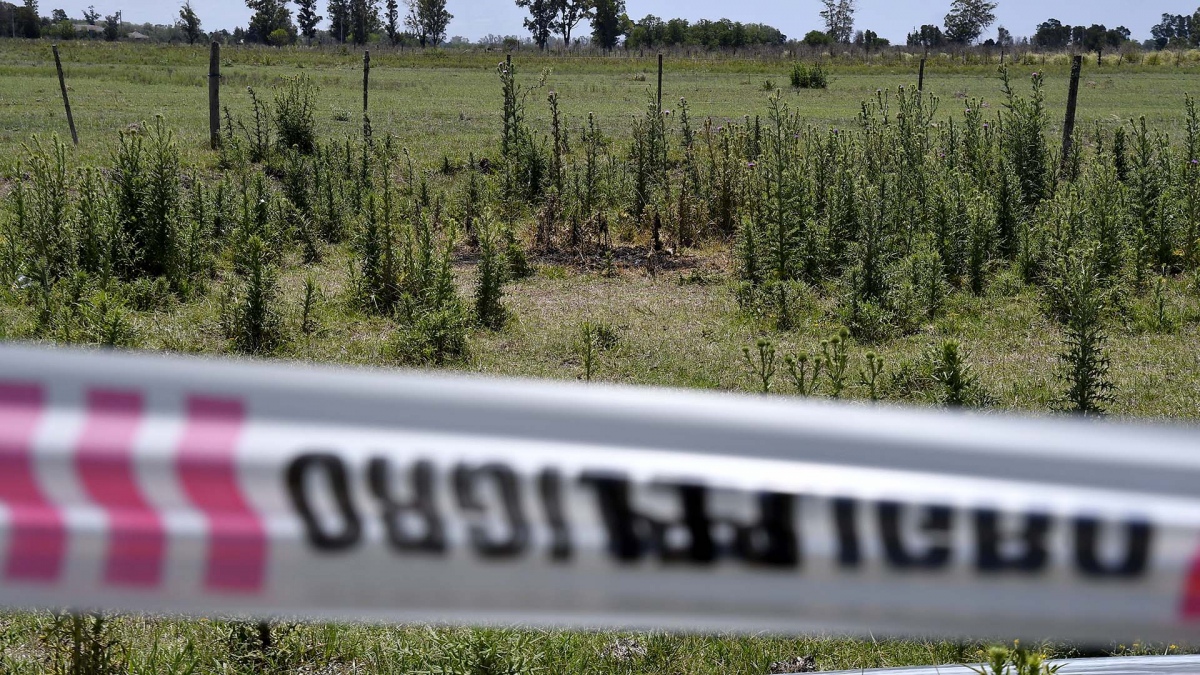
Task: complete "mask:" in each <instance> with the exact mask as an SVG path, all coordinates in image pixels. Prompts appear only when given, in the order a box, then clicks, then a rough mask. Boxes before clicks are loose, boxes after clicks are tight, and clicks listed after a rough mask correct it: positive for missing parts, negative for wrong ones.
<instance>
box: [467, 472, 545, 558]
mask: <svg viewBox="0 0 1200 675" xmlns="http://www.w3.org/2000/svg"><path fill="white" fill-rule="evenodd" d="M484 480H491V481H492V482H493V483H494V484H495V486H496V491H497V492H498V493H499V496H500V501H501V506H502V508H503V510H504V516H505V519H506V520H507V521H508V533H507V534H508V536H507V537H504V538H494V537H492V536H490V535H489V534H488V532H487V528H486V527H484V526H483V525H481V524H479V523H473V524H471V525H470V526H469V532H470V537H471V544H472V545H473V546H474V547H475V550H476V551H478V552H479V554H480V555H482V556H483V557H485V558H510V557H513V556H517V555H520V554H521V553H523V552H524V551H525V549H526V547H527V546H528V545H529V523H528V522H527V521H526V519H525V513H524V511H523V510H522V509H521V493H520V486H519V484H518V483H517V474H516V473H515V472H514V471H513V470H512V468H511V467H508V466H505V465H504V464H499V463H493V464H485V465H484V466H480V467H470V466H466V465H463V464H459V465H458V466H456V467H455V468H454V492H455V494H456V495H457V497H458V505H459V507H460V508H461V509H462V510H463V511H466V512H468V513H474V514H477V515H483V514H484V513H485V512H486V511H487V506H486V505H485V504H484V503H483V501H482V499H480V496H479V492H478V487H479V486H480V484H481V483H482V482H483V481H484Z"/></svg>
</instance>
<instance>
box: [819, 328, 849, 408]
mask: <svg viewBox="0 0 1200 675" xmlns="http://www.w3.org/2000/svg"><path fill="white" fill-rule="evenodd" d="M849 340H850V331H849V330H847V329H845V328H843V329H841V330H840V331H838V334H837V335H834V336H833V337H831V338H829V339H828V340H821V354H822V356H823V359H822V363H823V364H824V366H825V376H826V379H827V380H828V381H829V396H830V397H832V398H841V397H842V392H843V391H844V390H845V389H846V385H847V384H848V378H849V376H850V373H849V369H850V350H849V345H848V344H847V343H848V341H849Z"/></svg>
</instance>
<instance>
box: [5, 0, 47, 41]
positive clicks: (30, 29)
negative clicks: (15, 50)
mask: <svg viewBox="0 0 1200 675" xmlns="http://www.w3.org/2000/svg"><path fill="white" fill-rule="evenodd" d="M8 7H9V12H10V15H9V20H10V21H11V24H12V25H11V26H9V27H10V28H11V29H12V31H13V34H14V35H16V36H18V37H24V38H30V39H36V38H39V37H41V36H42V22H41V19H40V18H39V17H38V8H37V2H34V1H33V0H25V4H24V6H22V7H17V6H16V5H9V6H8Z"/></svg>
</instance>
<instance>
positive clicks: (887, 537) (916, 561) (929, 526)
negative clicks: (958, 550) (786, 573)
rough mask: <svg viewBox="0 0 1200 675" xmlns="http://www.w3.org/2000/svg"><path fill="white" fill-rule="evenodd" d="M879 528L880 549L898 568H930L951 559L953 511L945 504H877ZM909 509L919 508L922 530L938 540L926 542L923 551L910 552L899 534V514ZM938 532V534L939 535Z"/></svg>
mask: <svg viewBox="0 0 1200 675" xmlns="http://www.w3.org/2000/svg"><path fill="white" fill-rule="evenodd" d="M878 508H879V528H880V530H882V533H883V551H884V555H885V557H886V559H887V563H888V564H889V565H891V566H892V567H895V568H898V569H926V570H933V569H938V568H941V567H945V566H946V564H947V563H949V562H950V554H951V549H950V545H949V542H948V536H949V534H950V527H951V525H952V523H953V511H951V509H950V507H948V506H905V505H902V504H899V503H897V502H880V503H879V506H878ZM908 508H916V509H921V510H922V511H923V512H924V513H923V514H922V518H921V524H920V526H919V529H920V530H921V532H923V533H926V534H929V535H934V536H935V537H936V538H937V539H940V540H941V541H940V542H935V543H931V544H929V545H928V546H927V547H926V549H925V552H924V553H913V552H911V551H910V550H909V548H908V547H907V546H906V545H905V544H904V541H903V537H902V535H901V533H900V520H901V514H902V513H903V512H904V511H905V509H908ZM938 535H941V536H938Z"/></svg>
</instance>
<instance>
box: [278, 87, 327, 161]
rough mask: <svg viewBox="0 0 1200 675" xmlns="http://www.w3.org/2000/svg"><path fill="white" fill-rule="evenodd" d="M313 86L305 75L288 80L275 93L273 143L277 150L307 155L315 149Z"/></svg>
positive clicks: (315, 90)
mask: <svg viewBox="0 0 1200 675" xmlns="http://www.w3.org/2000/svg"><path fill="white" fill-rule="evenodd" d="M316 95H317V87H316V85H314V84H313V83H312V81H311V80H309V79H308V77H307V76H305V75H297V76H296V77H289V78H287V79H286V80H285V81H284V84H283V87H282V88H281V89H279V90H278V91H276V92H275V129H276V142H277V143H278V144H279V147H280V149H281V150H288V149H290V148H295V149H296V150H298V151H299V152H301V153H302V154H305V155H310V154H312V153H313V152H315V151H316V148H317V120H316V113H315V110H314V109H315V107H316Z"/></svg>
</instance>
